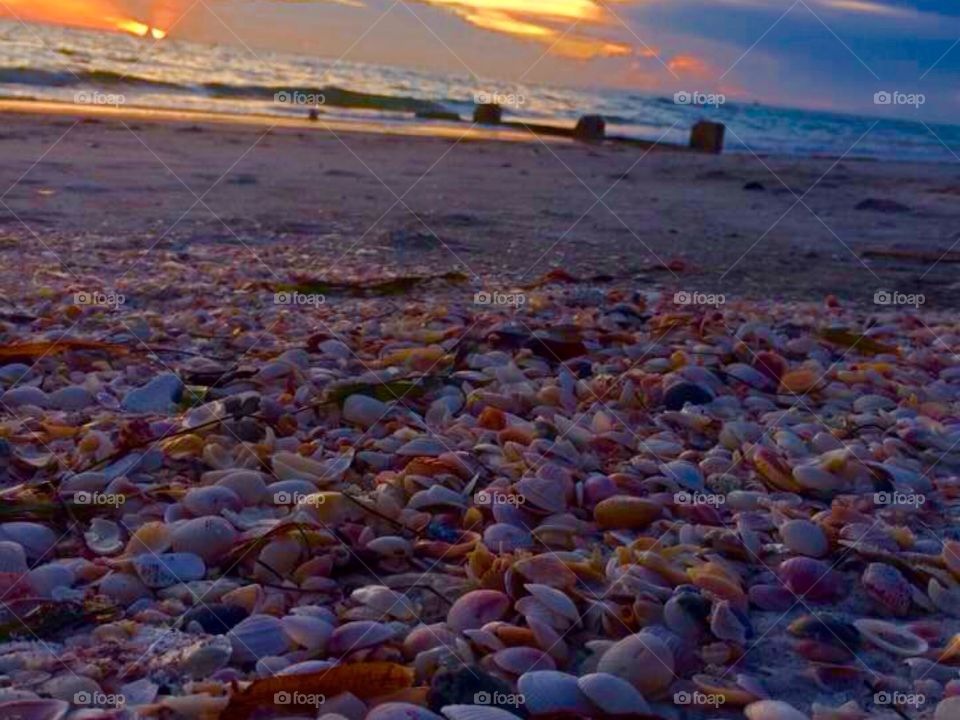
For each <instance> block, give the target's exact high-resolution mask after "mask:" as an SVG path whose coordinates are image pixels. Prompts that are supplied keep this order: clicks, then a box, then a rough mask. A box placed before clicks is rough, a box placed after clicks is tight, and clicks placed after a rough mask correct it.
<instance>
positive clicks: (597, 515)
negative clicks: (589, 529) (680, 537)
mask: <svg viewBox="0 0 960 720" xmlns="http://www.w3.org/2000/svg"><path fill="white" fill-rule="evenodd" d="M662 512H663V509H662V508H661V507H660V505H658V504H657V503H655V502H653V501H652V500H648V499H646V498H639V497H631V496H629V495H614V496H613V497H610V498H607V499H606V500H601V501H600V502H599V503H597V506H596V507H595V508H594V509H593V519H594V520H595V521H596V523H597V525H599V526H600V527H601V528H602V529H604V530H614V529H623V530H642V529H644V528H645V527H647V526H648V525H650V523H652V522H653V521H654V520H656V519H657V518H659V517H660V515H661V514H662Z"/></svg>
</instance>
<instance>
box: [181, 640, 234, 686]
mask: <svg viewBox="0 0 960 720" xmlns="http://www.w3.org/2000/svg"><path fill="white" fill-rule="evenodd" d="M232 655H233V644H232V643H231V642H230V639H229V638H227V637H225V636H223V635H218V636H216V637H212V638H204V639H203V640H202V641H200V642H199V643H197V644H196V645H195V646H193V647H192V648H191V649H190V650H189V651H188V653H187V655H186V657H184V659H183V662H181V663H180V666H179V670H180V672H182V673H184V674H185V675H186V676H187V677H190V678H196V679H201V678H207V677H210V676H211V675H212V674H213V673H215V672H216V671H217V670H220V669H221V668H223V667H226V665H227V663H229V662H230V658H231V656H232Z"/></svg>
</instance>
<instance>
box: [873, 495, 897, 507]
mask: <svg viewBox="0 0 960 720" xmlns="http://www.w3.org/2000/svg"><path fill="white" fill-rule="evenodd" d="M892 500H893V498H892V497H891V496H890V493H886V492H878V493H874V494H873V504H874V505H889V504H890V502H891V501H892Z"/></svg>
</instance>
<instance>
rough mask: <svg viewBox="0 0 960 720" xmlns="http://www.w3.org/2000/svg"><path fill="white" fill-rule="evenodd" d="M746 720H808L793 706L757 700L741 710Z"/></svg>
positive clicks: (778, 701)
mask: <svg viewBox="0 0 960 720" xmlns="http://www.w3.org/2000/svg"><path fill="white" fill-rule="evenodd" d="M743 714H744V715H745V716H746V717H747V720H810V718H809V717H808V716H806V715H804V714H803V713H802V712H800V711H799V710H797V709H796V708H795V707H794V706H793V705H790V704H789V703H785V702H782V701H780V700H758V701H757V702H754V703H750V704H749V705H747V707H745V708H744V709H743Z"/></svg>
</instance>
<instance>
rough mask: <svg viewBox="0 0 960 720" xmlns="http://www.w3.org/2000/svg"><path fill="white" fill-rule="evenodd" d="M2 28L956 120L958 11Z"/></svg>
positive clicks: (254, 16)
mask: <svg viewBox="0 0 960 720" xmlns="http://www.w3.org/2000/svg"><path fill="white" fill-rule="evenodd" d="M3 14H7V15H11V14H13V15H16V16H17V17H20V18H21V19H23V20H26V21H43V22H58V23H64V24H72V25H82V26H86V27H115V26H117V25H118V23H122V22H126V23H127V25H126V26H125V27H126V28H127V29H132V30H133V31H136V32H149V29H148V26H152V27H156V28H158V29H159V30H161V31H163V32H167V33H169V35H170V37H172V38H179V39H184V40H192V41H199V42H205V43H228V44H234V45H241V46H242V45H247V46H249V47H250V48H251V49H253V50H256V49H274V50H282V51H290V52H298V53H307V54H311V55H317V56H321V57H332V58H344V59H347V60H356V61H366V62H376V63H383V64H389V65H401V66H410V67H416V68H419V69H428V70H438V71H449V72H456V73H472V74H474V75H477V76H479V77H482V78H495V79H498V80H500V81H502V82H503V83H504V90H508V89H509V88H510V87H512V86H513V84H514V83H538V82H542V83H552V84H561V85H567V86H571V85H572V86H580V87H590V88H596V87H617V88H634V89H637V90H640V91H646V92H660V93H668V94H669V93H674V92H677V91H687V92H694V91H696V92H703V93H723V94H724V95H725V96H726V97H728V98H735V99H739V100H744V101H758V102H765V103H771V104H776V105H783V106H790V107H803V108H815V109H834V110H839V111H854V112H866V113H868V114H873V115H880V116H896V117H906V118H910V117H915V116H916V117H919V118H921V119H933V120H942V121H948V122H958V116H960V83H958V82H957V80H958V79H960V3H958V2H957V1H956V0H909V1H907V0H396V1H395V0H0V15H3ZM131 20H136V21H137V22H138V23H142V25H137V24H132V25H131V24H130V21H131ZM878 92H881V93H882V92H886V93H888V95H887V96H880V100H881V103H880V104H878V103H877V102H876V99H875V94H876V93H878ZM885 97H889V98H891V102H890V103H883V102H882V100H883V99H884V98H885Z"/></svg>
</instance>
